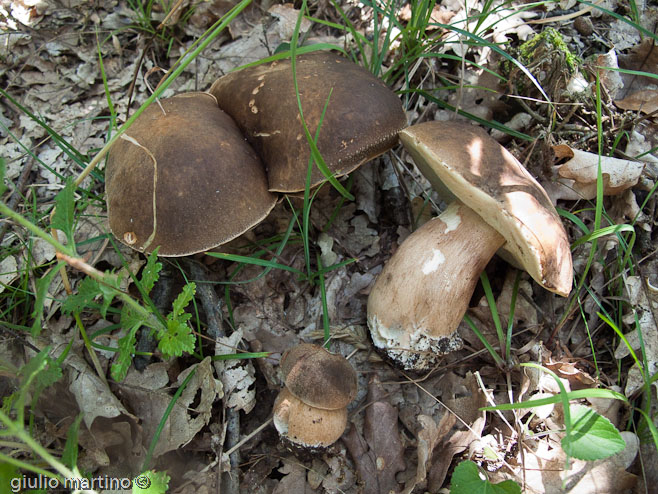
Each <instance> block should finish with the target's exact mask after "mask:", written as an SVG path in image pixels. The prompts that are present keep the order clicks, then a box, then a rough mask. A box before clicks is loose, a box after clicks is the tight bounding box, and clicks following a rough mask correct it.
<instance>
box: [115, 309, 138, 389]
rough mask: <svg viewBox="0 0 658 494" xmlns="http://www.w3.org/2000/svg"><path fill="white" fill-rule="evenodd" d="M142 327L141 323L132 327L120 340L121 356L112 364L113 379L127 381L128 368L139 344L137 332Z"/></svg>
mask: <svg viewBox="0 0 658 494" xmlns="http://www.w3.org/2000/svg"><path fill="white" fill-rule="evenodd" d="M141 326H142V323H141V321H138V322H137V323H136V324H134V325H132V326H128V327H130V330H129V331H128V332H127V333H126V334H125V335H124V336H122V337H121V338H119V355H118V356H117V358H116V360H115V361H114V363H113V364H112V367H111V369H110V375H111V376H112V379H114V380H115V381H117V382H121V381H123V380H124V379H125V377H126V374H127V373H128V367H130V362H132V357H133V355H134V353H135V345H136V344H137V337H136V335H137V330H138V329H139V328H140V327H141Z"/></svg>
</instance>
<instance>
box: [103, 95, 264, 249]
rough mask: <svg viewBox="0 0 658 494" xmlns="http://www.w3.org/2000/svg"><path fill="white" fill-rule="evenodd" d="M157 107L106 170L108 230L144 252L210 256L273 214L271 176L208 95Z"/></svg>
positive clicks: (115, 151) (117, 147)
mask: <svg viewBox="0 0 658 494" xmlns="http://www.w3.org/2000/svg"><path fill="white" fill-rule="evenodd" d="M160 104H161V106H159V105H157V104H152V105H151V106H149V107H148V108H147V109H146V110H145V111H144V112H143V113H142V114H141V115H140V116H139V117H138V118H137V120H136V121H135V122H134V124H133V125H132V126H131V127H130V128H129V129H128V130H127V131H126V133H124V134H123V135H121V136H120V138H119V139H118V140H117V142H116V143H115V144H114V145H113V146H112V148H111V149H110V155H109V159H108V162H107V167H106V171H105V180H106V193H107V205H108V214H109V220H110V229H111V230H112V233H114V235H115V236H116V237H117V238H118V239H119V240H121V241H122V242H123V243H125V244H126V245H128V246H130V247H132V248H133V249H136V250H138V251H140V252H151V251H152V250H154V249H155V248H156V247H158V246H159V247H160V249H159V251H158V253H159V255H161V256H185V255H190V254H194V253H197V252H202V251H205V250H209V249H212V248H213V247H216V246H218V245H221V244H223V243H225V242H228V241H229V240H232V239H233V238H235V237H237V236H239V235H241V234H242V233H244V232H245V231H247V230H249V229H250V228H252V227H253V226H254V225H256V224H258V223H259V222H260V221H261V220H263V218H265V217H266V216H267V215H268V213H269V212H270V211H271V210H272V208H273V207H274V204H275V202H276V196H275V195H274V194H272V193H270V192H269V191H268V188H267V179H266V176H265V169H264V167H263V165H262V163H261V161H260V159H259V157H258V156H257V155H256V153H255V152H254V151H253V149H252V148H251V147H250V146H249V144H248V143H247V142H246V141H245V139H244V137H243V136H242V134H241V132H240V130H239V129H238V127H237V126H236V125H235V123H234V122H233V120H232V119H231V117H229V116H228V115H227V114H226V113H224V112H223V111H221V110H220V109H219V108H218V106H217V100H216V99H215V97H214V96H212V95H210V94H208V93H185V94H181V95H178V96H174V97H173V98H169V99H163V100H161V101H160Z"/></svg>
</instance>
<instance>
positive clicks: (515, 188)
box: [400, 121, 573, 296]
mask: <svg viewBox="0 0 658 494" xmlns="http://www.w3.org/2000/svg"><path fill="white" fill-rule="evenodd" d="M400 139H401V140H402V143H403V144H404V147H405V148H406V149H407V150H408V151H409V153H410V154H411V156H412V157H413V159H414V162H415V163H416V165H417V166H418V168H419V169H420V171H421V172H422V173H423V175H425V177H426V178H427V179H428V180H429V181H430V182H431V183H432V186H433V187H434V188H435V189H437V190H438V191H439V193H445V190H446V189H447V190H448V191H450V193H451V194H452V195H453V196H454V197H457V198H458V199H460V200H461V201H462V202H463V203H464V204H466V205H467V206H468V207H470V208H471V209H473V210H474V211H476V212H477V213H478V214H479V215H480V217H481V218H482V219H483V220H484V221H486V222H487V223H488V224H489V225H491V226H492V227H493V228H495V229H496V230H497V231H498V232H499V233H500V234H501V235H502V236H503V237H504V238H505V240H506V244H505V246H504V247H505V249H506V250H507V251H509V252H510V253H511V254H512V256H513V257H514V258H515V259H516V260H517V261H518V262H519V263H520V264H521V265H522V266H523V267H524V269H525V270H526V271H527V272H528V273H529V274H530V276H532V277H533V278H534V279H535V281H537V283H539V284H540V285H541V286H543V287H544V288H546V289H547V290H550V291H552V292H554V293H557V294H559V295H563V296H567V295H568V294H569V292H570V290H571V286H572V283H573V278H572V276H573V274H572V264H571V250H570V248H569V240H568V237H567V233H566V231H565V230H564V226H563V225H562V222H561V221H560V217H559V216H558V214H557V212H556V211H555V208H554V207H553V205H552V204H551V201H550V199H549V198H548V195H547V194H546V192H545V191H544V189H543V188H542V187H541V185H539V183H538V182H537V181H536V180H535V179H534V178H533V177H532V175H530V173H528V171H527V170H526V169H525V168H524V167H523V165H521V163H519V161H518V160H517V159H516V158H515V157H514V156H513V155H512V154H511V153H510V152H508V151H507V150H506V149H505V148H504V147H502V146H501V145H500V144H498V143H497V142H496V141H495V140H494V139H493V138H491V137H490V136H489V135H488V134H487V133H486V132H485V131H484V130H483V129H481V128H477V127H473V126H472V125H470V124H466V123H462V122H439V121H433V122H425V123H422V124H419V125H413V126H411V127H408V128H406V129H404V130H403V131H402V132H400ZM444 199H445V200H448V199H449V197H444Z"/></svg>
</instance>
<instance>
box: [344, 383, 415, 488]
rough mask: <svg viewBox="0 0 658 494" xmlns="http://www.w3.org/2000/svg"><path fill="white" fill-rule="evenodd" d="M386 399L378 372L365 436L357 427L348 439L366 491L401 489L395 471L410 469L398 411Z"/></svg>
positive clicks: (371, 390)
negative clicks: (405, 458) (399, 428)
mask: <svg viewBox="0 0 658 494" xmlns="http://www.w3.org/2000/svg"><path fill="white" fill-rule="evenodd" d="M385 399H386V398H385V391H384V389H383V388H382V387H381V384H380V382H379V379H378V378H377V376H376V375H375V377H373V379H372V380H371V381H370V383H369V385H368V407H367V408H366V413H365V421H364V425H363V434H364V437H362V436H361V434H359V432H358V431H357V430H356V427H354V426H353V427H352V428H351V429H350V431H349V433H348V434H347V436H345V438H344V442H345V444H346V445H347V449H348V451H349V452H350V455H351V456H352V458H353V459H354V463H356V468H357V471H358V473H359V481H360V482H361V483H362V485H363V493H364V494H380V493H383V492H386V493H389V492H394V493H395V492H399V489H400V486H399V484H398V482H397V480H396V479H395V474H396V473H397V472H401V471H403V470H405V468H406V464H405V461H404V447H403V446H402V441H401V439H400V433H399V432H398V411H397V409H396V408H394V407H393V406H392V405H391V404H390V403H389V402H388V401H384V400H385Z"/></svg>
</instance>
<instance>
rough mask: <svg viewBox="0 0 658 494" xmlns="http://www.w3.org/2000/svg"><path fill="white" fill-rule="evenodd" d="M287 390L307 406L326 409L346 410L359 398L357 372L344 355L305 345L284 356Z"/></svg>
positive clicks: (291, 350)
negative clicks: (357, 396) (356, 397)
mask: <svg viewBox="0 0 658 494" xmlns="http://www.w3.org/2000/svg"><path fill="white" fill-rule="evenodd" d="M281 372H282V373H283V376H284V380H285V383H286V387H287V388H288V389H289V390H290V392H291V393H292V394H293V395H295V396H296V397H297V398H299V399H300V400H302V401H303V402H304V403H306V404H307V405H311V406H313V407H316V408H322V409H326V410H335V409H338V408H345V407H346V406H347V405H348V404H349V403H350V402H351V401H352V400H353V399H354V397H355V396H356V392H357V381H356V372H355V371H354V368H353V367H352V366H351V365H350V363H349V362H348V361H347V360H346V359H345V358H344V357H342V356H341V355H335V354H333V353H329V352H328V351H327V350H325V349H324V348H323V347H321V346H318V345H313V344H310V343H303V344H301V345H298V346H296V347H293V348H291V349H290V350H288V351H286V353H284V354H283V356H282V357H281Z"/></svg>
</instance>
